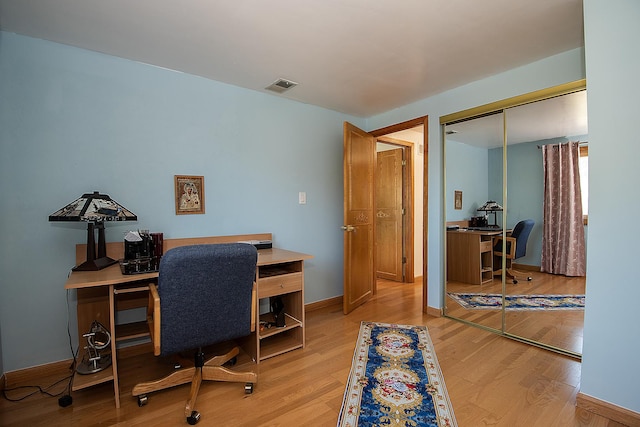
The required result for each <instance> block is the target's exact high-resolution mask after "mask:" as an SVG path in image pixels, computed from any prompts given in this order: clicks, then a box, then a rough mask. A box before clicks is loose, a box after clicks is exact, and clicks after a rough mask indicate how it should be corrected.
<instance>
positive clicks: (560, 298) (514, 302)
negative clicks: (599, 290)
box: [447, 292, 584, 310]
mask: <svg viewBox="0 0 640 427" xmlns="http://www.w3.org/2000/svg"><path fill="white" fill-rule="evenodd" d="M447 295H449V296H450V297H451V298H453V299H454V300H455V301H456V302H457V303H458V304H460V305H461V306H463V307H464V308H469V309H480V310H497V309H500V308H501V307H502V295H501V294H483V293H454V292H449V293H447ZM505 303H506V310H584V295H507V296H506V297H505Z"/></svg>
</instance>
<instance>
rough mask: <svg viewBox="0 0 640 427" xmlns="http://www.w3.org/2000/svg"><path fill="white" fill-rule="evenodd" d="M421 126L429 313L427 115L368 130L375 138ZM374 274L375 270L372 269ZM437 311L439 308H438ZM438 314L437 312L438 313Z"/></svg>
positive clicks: (424, 267)
mask: <svg viewBox="0 0 640 427" xmlns="http://www.w3.org/2000/svg"><path fill="white" fill-rule="evenodd" d="M420 125H422V126H423V133H422V142H423V147H424V148H423V165H422V167H423V171H424V178H423V188H422V194H423V203H422V217H423V224H422V230H423V232H422V257H423V260H422V312H423V313H427V314H434V313H431V310H429V309H428V307H429V305H428V284H429V283H428V282H429V281H428V275H427V273H428V250H427V248H428V247H427V241H428V239H427V237H428V235H429V215H428V213H429V210H428V206H429V197H428V196H429V116H428V115H427V116H422V117H417V118H415V119H411V120H407V121H405V122H400V123H396V124H393V125H390V126H386V127H383V128H380V129H376V130H373V131H371V132H369V134H371V135H372V136H374V137H375V138H379V137H382V136H384V135H388V134H390V133H394V132H399V131H402V130H407V129H411V128H414V127H416V126H420ZM374 274H375V271H374ZM438 312H439V310H438ZM438 314H439V313H438Z"/></svg>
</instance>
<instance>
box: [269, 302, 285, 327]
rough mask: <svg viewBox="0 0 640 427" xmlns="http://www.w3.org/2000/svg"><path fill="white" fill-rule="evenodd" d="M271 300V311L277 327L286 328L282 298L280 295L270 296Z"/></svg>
mask: <svg viewBox="0 0 640 427" xmlns="http://www.w3.org/2000/svg"><path fill="white" fill-rule="evenodd" d="M269 302H270V303H271V313H272V314H273V321H274V323H275V325H276V327H277V328H284V327H285V326H286V325H285V321H284V303H283V302H282V298H280V297H271V298H269Z"/></svg>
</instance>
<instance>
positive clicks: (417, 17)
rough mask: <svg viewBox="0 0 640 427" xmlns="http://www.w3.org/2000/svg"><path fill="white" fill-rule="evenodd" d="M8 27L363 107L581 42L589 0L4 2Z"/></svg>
mask: <svg viewBox="0 0 640 427" xmlns="http://www.w3.org/2000/svg"><path fill="white" fill-rule="evenodd" d="M0 29H2V30H4V31H8V32H14V33H18V34H22V35H26V36H30V37H35V38H39V39H44V40H50V41H54V42H58V43H63V44H67V45H71V46H76V47H80V48H84V49H89V50H93V51H97V52H102V53H105V54H109V55H113V56H117V57H122V58H127V59H130V60H134V61H139V62H142V63H146V64H152V65H155V66H159V67H163V68H167V69H171V70H176V71H181V72H185V73H189V74H194V75H197V76H202V77H205V78H208V79H212V80H217V81H220V82H224V83H228V84H232V85H235V86H240V87H244V88H248V89H252V90H257V91H261V92H268V93H273V94H274V95H276V96H282V97H285V98H289V99H292V100H296V101H300V102H304V103H307V104H313V105H317V106H320V107H324V108H328V109H331V110H335V111H339V112H343V113H347V114H351V115H354V116H359V117H370V116H372V115H376V114H379V113H383V112H385V111H389V110H392V109H394V108H398V107H400V106H403V105H406V104H409V103H411V102H414V101H418V100H420V99H423V98H426V97H429V96H432V95H435V94H437V93H440V92H443V91H446V90H448V89H451V88H454V87H457V86H460V85H463V84H466V83H470V82H472V81H475V80H478V79H481V78H484V77H488V76H490V75H493V74H496V73H500V72H503V71H506V70H509V69H511V68H514V67H518V66H521V65H525V64H528V63H530V62H533V61H536V60H538V59H542V58H545V57H548V56H551V55H554V54H557V53H561V52H565V51H567V50H571V49H574V48H578V47H581V46H583V45H584V39H583V25H582V0H536V1H514V0H486V1H478V0H428V1H427V0H401V1H392V0H268V1H266V0H233V1H230V0H181V1H175V0H135V1H131V0H108V1H105V0H0ZM279 78H284V79H288V80H291V81H294V82H297V83H298V85H297V86H295V87H293V88H291V89H289V90H288V91H286V92H284V93H282V94H275V93H274V92H269V91H267V90H266V89H265V88H266V87H267V86H269V85H271V84H272V83H273V82H274V81H276V80H277V79H279Z"/></svg>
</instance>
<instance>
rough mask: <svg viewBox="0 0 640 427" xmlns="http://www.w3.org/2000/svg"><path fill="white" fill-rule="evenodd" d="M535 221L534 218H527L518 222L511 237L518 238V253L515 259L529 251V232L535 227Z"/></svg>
mask: <svg viewBox="0 0 640 427" xmlns="http://www.w3.org/2000/svg"><path fill="white" fill-rule="evenodd" d="M534 224H535V222H534V221H533V220H532V219H525V220H522V221H520V222H518V223H517V224H516V226H515V227H513V231H512V232H511V237H513V238H514V239H516V255H515V256H514V259H517V258H522V257H523V256H525V255H526V253H527V241H528V240H529V234H531V230H532V229H533V225H534Z"/></svg>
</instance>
